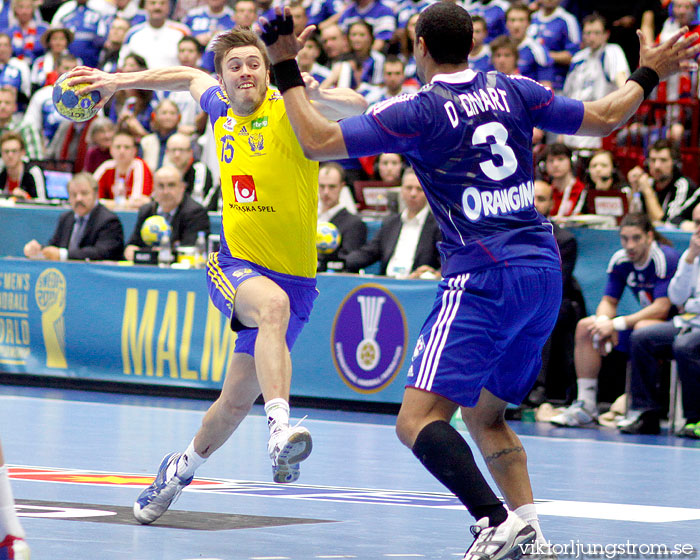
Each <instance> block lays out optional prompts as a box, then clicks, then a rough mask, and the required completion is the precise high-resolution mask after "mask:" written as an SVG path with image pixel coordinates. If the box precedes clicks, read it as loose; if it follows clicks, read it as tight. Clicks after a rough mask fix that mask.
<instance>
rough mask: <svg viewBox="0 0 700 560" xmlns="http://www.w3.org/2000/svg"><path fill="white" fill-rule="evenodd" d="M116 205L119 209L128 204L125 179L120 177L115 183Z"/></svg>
mask: <svg viewBox="0 0 700 560" xmlns="http://www.w3.org/2000/svg"><path fill="white" fill-rule="evenodd" d="M113 189H114V192H113V193H112V194H114V203H115V204H116V205H117V207H122V206H124V205H125V204H126V185H125V184H124V178H123V177H118V178H117V180H116V182H115V183H114V187H113Z"/></svg>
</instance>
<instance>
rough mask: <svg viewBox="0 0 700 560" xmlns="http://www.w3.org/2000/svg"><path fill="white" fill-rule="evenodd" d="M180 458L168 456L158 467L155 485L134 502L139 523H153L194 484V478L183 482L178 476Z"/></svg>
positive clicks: (172, 454)
mask: <svg viewBox="0 0 700 560" xmlns="http://www.w3.org/2000/svg"><path fill="white" fill-rule="evenodd" d="M179 458H180V453H169V454H168V455H166V456H165V457H164V458H163V461H162V462H161V464H160V467H158V474H157V475H156V478H155V480H154V481H153V484H151V485H150V486H149V487H148V488H146V489H145V490H144V491H143V492H141V494H139V497H138V498H137V500H136V502H134V517H135V518H136V521H138V522H139V523H143V524H144V525H147V524H149V523H153V522H154V521H155V520H156V519H158V518H159V517H160V516H161V515H163V514H164V513H165V512H166V511H167V510H168V508H169V507H170V505H171V504H172V503H173V502H174V501H175V500H177V498H178V496H179V495H180V492H182V489H183V488H184V487H185V486H187V485H188V484H189V483H190V482H192V479H193V478H194V477H190V478H188V479H186V480H182V479H181V478H180V477H179V476H177V474H176V472H177V461H178V459H179Z"/></svg>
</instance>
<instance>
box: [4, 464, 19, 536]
mask: <svg viewBox="0 0 700 560" xmlns="http://www.w3.org/2000/svg"><path fill="white" fill-rule="evenodd" d="M7 535H12V536H13V537H20V538H22V539H23V538H24V529H22V526H21V525H20V524H19V519H17V512H16V511H15V499H14V497H13V495H12V487H11V486H10V477H9V476H8V474H7V465H3V466H2V467H0V541H2V540H4V539H5V537H6V536H7Z"/></svg>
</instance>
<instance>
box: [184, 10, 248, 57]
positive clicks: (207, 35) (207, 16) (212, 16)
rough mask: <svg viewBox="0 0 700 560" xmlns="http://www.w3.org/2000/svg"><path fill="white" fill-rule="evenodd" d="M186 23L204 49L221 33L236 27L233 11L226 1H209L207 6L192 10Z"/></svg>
mask: <svg viewBox="0 0 700 560" xmlns="http://www.w3.org/2000/svg"><path fill="white" fill-rule="evenodd" d="M184 23H185V25H186V26H187V27H189V28H190V30H191V31H192V35H193V36H194V38H195V39H197V41H199V44H200V45H202V47H206V46H207V45H208V44H209V41H211V39H212V38H213V37H214V35H216V34H217V33H218V32H219V31H225V30H227V29H231V28H232V27H234V25H235V21H234V16H233V10H232V9H231V8H229V7H228V6H227V5H226V0H207V4H206V5H205V6H197V7H195V8H192V9H191V10H190V11H188V12H187V17H186V18H185V21H184Z"/></svg>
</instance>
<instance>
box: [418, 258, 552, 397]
mask: <svg viewBox="0 0 700 560" xmlns="http://www.w3.org/2000/svg"><path fill="white" fill-rule="evenodd" d="M561 295H562V280H561V271H559V270H556V269H552V268H543V267H527V266H510V267H498V268H491V269H484V270H480V271H477V272H472V273H468V274H461V275H455V276H451V277H449V278H445V279H443V280H442V281H441V282H440V284H439V286H438V293H437V297H436V299H435V303H434V305H433V308H432V310H431V312H430V315H429V316H428V318H427V319H426V321H425V323H424V325H423V328H422V329H421V333H420V336H419V337H418V342H417V343H416V348H415V351H414V353H413V358H412V361H411V366H410V368H409V370H408V380H407V383H406V387H413V388H416V389H420V390H423V391H428V392H431V393H436V394H438V395H441V396H443V397H445V398H447V399H449V400H451V401H453V402H455V403H458V404H460V405H461V406H474V405H475V404H476V403H477V401H478V400H479V395H480V393H481V389H482V388H486V389H487V390H488V391H490V392H491V393H492V394H494V395H495V396H497V397H498V398H500V399H502V400H504V401H507V402H510V403H513V404H519V403H520V402H522V400H523V399H524V398H525V397H526V396H527V394H528V393H529V391H530V390H531V389H532V386H533V385H534V383H535V380H536V379H537V375H538V373H539V370H540V366H541V363H542V357H541V354H542V347H543V346H544V343H545V342H546V341H547V338H548V337H549V335H550V333H551V332H552V329H553V328H554V324H555V322H556V320H557V316H558V314H559V307H560V305H561Z"/></svg>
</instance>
